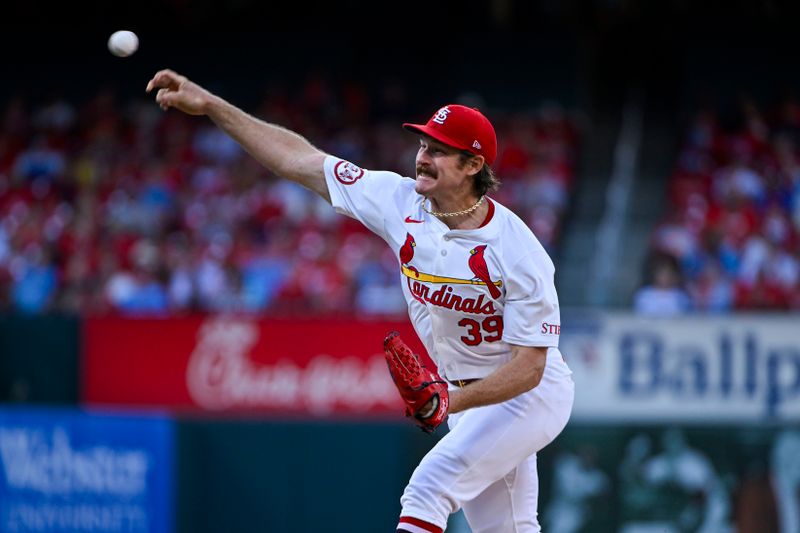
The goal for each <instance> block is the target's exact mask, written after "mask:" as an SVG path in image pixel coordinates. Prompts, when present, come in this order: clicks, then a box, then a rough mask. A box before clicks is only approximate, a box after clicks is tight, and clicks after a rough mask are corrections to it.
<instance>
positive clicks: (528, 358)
mask: <svg viewBox="0 0 800 533" xmlns="http://www.w3.org/2000/svg"><path fill="white" fill-rule="evenodd" d="M512 351H513V352H514V357H513V358H512V359H511V360H510V361H509V362H508V363H506V364H505V365H503V366H501V367H500V368H498V369H497V370H495V371H494V372H493V373H491V374H489V376H487V377H486V378H484V379H482V380H480V381H477V382H475V383H472V384H470V385H468V386H467V387H464V388H463V389H459V390H457V391H453V392H451V393H450V409H449V412H450V413H458V412H460V411H465V410H467V409H471V408H473V407H480V406H483V405H491V404H495V403H501V402H504V401H506V400H510V399H511V398H514V397H515V396H519V395H520V394H522V393H524V392H527V391H529V390H531V389H533V388H534V387H536V386H537V385H538V384H539V382H540V381H541V379H542V375H543V374H544V368H545V362H546V360H547V348H533V347H526V346H514V347H512Z"/></svg>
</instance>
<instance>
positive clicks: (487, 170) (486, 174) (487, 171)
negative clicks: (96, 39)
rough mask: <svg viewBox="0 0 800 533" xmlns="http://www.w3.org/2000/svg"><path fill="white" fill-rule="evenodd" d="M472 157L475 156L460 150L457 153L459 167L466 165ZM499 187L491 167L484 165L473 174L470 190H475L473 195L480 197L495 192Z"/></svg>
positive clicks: (498, 181)
mask: <svg viewBox="0 0 800 533" xmlns="http://www.w3.org/2000/svg"><path fill="white" fill-rule="evenodd" d="M473 157H475V154H473V153H471V152H467V151H466V150H462V151H461V152H460V153H459V162H460V164H461V166H462V167H463V166H464V165H465V164H467V161H469V160H470V158H473ZM499 187H500V180H499V179H498V177H497V176H495V174H494V171H493V170H492V167H490V166H489V165H487V164H486V163H484V164H483V167H482V168H481V169H480V170H479V171H478V173H477V174H475V176H474V181H473V182H472V188H473V189H474V190H475V194H477V195H478V196H479V197H480V196H483V195H484V194H487V193H489V192H492V191H496V190H497V189H498V188H499Z"/></svg>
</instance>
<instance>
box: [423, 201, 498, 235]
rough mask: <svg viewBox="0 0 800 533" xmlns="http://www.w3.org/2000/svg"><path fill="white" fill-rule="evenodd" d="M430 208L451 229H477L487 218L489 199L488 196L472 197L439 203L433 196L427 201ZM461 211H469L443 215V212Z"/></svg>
mask: <svg viewBox="0 0 800 533" xmlns="http://www.w3.org/2000/svg"><path fill="white" fill-rule="evenodd" d="M478 202H480V203H478ZM426 203H427V204H428V209H429V210H430V211H431V212H432V214H434V216H436V215H437V214H438V215H439V216H436V218H438V219H439V220H441V221H442V222H444V224H445V225H446V226H447V227H448V228H450V229H477V228H479V227H481V226H482V225H483V223H484V221H485V220H486V216H487V214H488V213H489V201H488V199H487V198H473V197H470V198H468V199H467V200H466V201H462V202H453V203H447V202H442V203H439V202H437V201H436V200H435V199H433V198H431V199H429V200H428V201H427V202H426ZM476 204H478V205H477V206H476V207H475V208H474V209H472V210H470V208H472V207H473V206H475V205H476ZM459 211H469V212H468V213H465V214H463V215H455V216H442V215H443V214H452V213H457V212H459Z"/></svg>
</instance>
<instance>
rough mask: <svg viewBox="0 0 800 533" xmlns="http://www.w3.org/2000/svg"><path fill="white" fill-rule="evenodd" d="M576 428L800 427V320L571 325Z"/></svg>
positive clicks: (565, 348)
mask: <svg viewBox="0 0 800 533" xmlns="http://www.w3.org/2000/svg"><path fill="white" fill-rule="evenodd" d="M561 351H562V352H563V354H564V356H565V358H566V360H567V362H568V363H569V365H570V367H571V368H572V370H573V372H574V376H573V378H574V379H575V383H576V397H575V408H574V410H573V420H577V421H580V422H603V421H610V422H618V421H631V422H637V423H638V422H643V423H659V422H671V421H689V422H691V421H696V422H708V421H711V422H735V423H740V422H748V423H749V422H773V423H774V422H783V421H795V422H796V421H800V316H790V315H752V316H748V315H736V316H726V317H708V316H699V317H682V318H675V319H658V320H656V319H645V318H641V317H636V316H634V315H629V314H597V315H590V316H585V317H580V316H572V317H570V318H569V319H568V320H565V321H564V324H563V327H562V337H561Z"/></svg>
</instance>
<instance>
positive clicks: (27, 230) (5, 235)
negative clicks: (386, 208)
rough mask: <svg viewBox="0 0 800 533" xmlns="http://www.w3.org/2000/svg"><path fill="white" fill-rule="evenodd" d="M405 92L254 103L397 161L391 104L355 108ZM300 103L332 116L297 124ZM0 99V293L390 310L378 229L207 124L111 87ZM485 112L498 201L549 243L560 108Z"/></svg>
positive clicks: (243, 308) (333, 88)
mask: <svg viewBox="0 0 800 533" xmlns="http://www.w3.org/2000/svg"><path fill="white" fill-rule="evenodd" d="M403 91H404V89H403V87H402V86H400V85H396V86H391V87H388V88H386V89H385V90H384V91H383V93H381V94H379V95H377V97H375V96H374V95H371V94H370V93H368V92H367V91H366V90H365V89H364V88H363V87H360V86H357V85H353V84H352V83H345V84H342V85H336V84H333V83H332V82H330V81H328V80H325V79H324V78H322V77H320V76H316V75H315V76H310V77H309V80H308V81H307V83H306V84H305V85H304V86H303V87H302V88H301V89H300V90H297V91H292V90H289V88H287V87H273V88H271V89H270V95H271V96H270V98H269V99H265V100H264V101H263V102H261V103H260V104H259V105H258V106H257V109H258V110H259V111H260V112H261V113H263V114H265V115H267V116H272V117H276V116H279V117H280V121H281V122H282V123H285V124H286V125H287V126H288V127H290V128H293V129H296V130H299V131H303V132H304V133H305V134H306V135H308V136H309V137H310V138H311V139H312V140H313V141H314V142H315V143H316V144H317V145H318V146H320V147H321V148H322V149H324V150H327V151H330V152H333V153H337V154H340V155H343V156H345V157H348V158H350V159H352V160H353V161H358V162H359V164H362V165H364V166H367V167H370V166H373V167H380V168H387V169H394V170H397V171H399V172H403V173H404V174H409V173H410V171H411V170H412V169H405V168H404V167H403V165H405V164H407V161H410V160H413V157H410V156H409V155H408V152H409V151H414V150H415V145H414V143H413V142H411V141H410V139H409V138H408V137H407V136H406V135H407V134H406V133H405V132H403V131H402V130H400V129H399V128H397V127H396V120H394V117H393V116H385V117H381V116H378V117H374V119H373V117H370V119H369V120H366V119H365V117H366V114H367V113H370V112H371V110H372V109H383V110H386V111H387V113H390V114H391V113H395V114H396V113H397V112H398V110H400V109H401V108H402V106H403V101H404V100H405V95H404V93H403ZM373 98H377V99H376V100H373ZM309 107H313V108H314V109H319V110H320V113H318V115H319V116H323V117H329V118H330V121H329V122H323V123H320V124H315V123H309V122H308V120H307V118H306V117H307V116H308V113H307V109H308V108H309ZM302 109H305V110H306V112H301V111H300V110H302ZM0 113H1V114H0V309H12V310H20V311H25V312H30V313H39V312H45V311H48V310H63V311H70V312H91V313H122V314H128V315H142V314H145V315H153V314H156V315H163V314H185V313H192V312H196V311H201V312H245V313H252V312H270V311H271V310H273V309H275V310H279V311H280V312H282V313H283V312H298V313H300V312H302V313H306V312H319V313H335V312H339V311H352V310H354V309H356V308H357V309H358V310H359V311H361V312H365V313H369V314H395V313H403V312H405V305H404V303H403V298H402V294H400V291H399V289H398V288H397V286H396V276H397V264H396V258H394V257H391V256H390V255H387V254H385V253H383V252H382V250H383V247H382V246H379V245H378V246H376V244H380V243H376V242H375V239H376V237H374V236H372V235H371V234H369V233H366V232H365V231H364V229H363V228H361V227H360V225H358V224H356V223H353V222H352V221H350V220H348V219H342V218H341V217H336V216H335V214H334V213H332V212H331V211H330V209H329V207H328V206H327V204H325V203H324V202H323V201H322V200H321V199H319V198H317V197H316V196H315V195H312V194H310V193H309V192H308V191H306V190H304V189H303V188H301V187H298V186H296V185H293V184H291V183H289V182H286V181H284V180H279V179H276V177H274V176H270V175H268V174H267V173H266V171H265V170H263V169H262V168H261V167H260V166H258V165H257V164H255V163H254V162H253V161H252V160H251V159H250V158H248V157H245V155H244V153H243V152H242V150H241V149H240V148H239V147H238V145H237V144H236V143H235V142H233V141H232V140H231V139H229V138H228V137H226V136H225V135H223V134H222V133H221V132H220V131H219V130H218V129H217V128H211V127H209V126H207V125H205V124H203V123H202V122H193V121H190V120H187V118H186V117H182V116H180V115H177V114H171V113H168V114H165V115H162V114H160V113H158V112H157V109H156V110H155V111H154V110H153V108H152V106H149V105H145V106H143V105H141V104H140V103H138V102H118V101H117V99H116V97H115V95H114V94H113V93H112V92H110V91H108V90H102V91H100V92H99V93H98V94H96V95H95V96H94V97H92V98H91V99H90V100H89V101H88V102H86V103H85V104H84V105H82V106H75V105H72V104H70V103H68V102H66V101H64V100H63V99H60V98H54V99H52V100H51V101H48V102H45V103H44V104H42V105H39V106H30V105H29V104H27V103H26V102H25V101H24V100H22V99H14V100H11V101H10V102H9V103H8V105H7V107H6V108H5V109H4V110H0ZM342 114H343V115H344V116H345V117H346V119H345V120H342V116H341V115H342ZM499 122H500V126H499V128H502V129H506V130H509V131H510V132H513V135H508V136H507V137H508V138H509V139H511V141H510V142H509V144H508V145H507V146H505V147H502V146H501V149H503V150H504V151H503V152H502V154H501V161H500V162H499V165H500V166H499V168H500V170H501V173H500V177H501V178H504V179H507V184H508V187H506V188H504V189H502V190H504V191H506V192H505V193H504V194H507V195H508V196H509V197H508V198H505V201H506V202H507V205H509V207H511V208H512V209H514V210H515V211H516V212H517V214H519V215H520V216H521V217H522V218H523V219H524V220H526V221H527V222H528V223H529V224H530V225H531V226H532V227H533V229H534V231H535V232H536V233H537V236H538V237H539V239H540V240H541V241H542V243H543V244H544V245H545V246H546V247H547V248H550V249H552V247H553V246H555V243H556V242H557V239H558V237H559V229H560V225H561V223H562V220H563V216H564V210H565V208H566V205H567V202H568V198H569V194H570V190H571V186H572V181H573V168H574V164H575V161H574V159H575V152H576V150H577V134H576V127H575V124H574V123H573V122H572V120H571V119H570V118H569V116H568V115H567V114H566V112H565V111H564V110H563V109H561V108H560V107H558V105H556V104H550V103H549V104H546V105H544V106H543V107H542V108H541V109H540V110H539V111H538V112H536V113H533V112H530V111H525V110H523V111H522V112H520V113H517V114H515V115H514V116H513V118H507V119H505V120H500V121H499ZM340 123H341V124H345V126H344V127H343V128H341V129H333V128H332V126H331V124H340ZM500 133H502V134H503V136H504V137H506V134H505V132H502V131H501V132H500ZM498 199H499V200H501V201H504V200H503V199H500V198H498Z"/></svg>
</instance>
